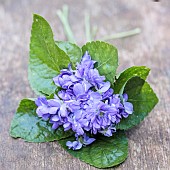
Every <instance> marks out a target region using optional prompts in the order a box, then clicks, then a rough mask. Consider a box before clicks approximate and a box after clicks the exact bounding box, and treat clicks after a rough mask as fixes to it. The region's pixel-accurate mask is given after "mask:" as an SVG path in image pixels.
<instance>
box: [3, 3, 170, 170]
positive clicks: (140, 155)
mask: <svg viewBox="0 0 170 170" xmlns="http://www.w3.org/2000/svg"><path fill="white" fill-rule="evenodd" d="M64 2H65V3H68V5H69V7H70V16H69V19H70V23H71V26H72V29H73V31H74V32H75V37H76V39H77V42H78V44H80V45H82V44H83V43H85V41H86V40H85V34H84V13H85V11H86V12H89V13H90V14H91V24H93V25H97V26H98V28H99V30H98V33H97V39H99V38H101V37H103V36H104V35H106V34H111V33H116V32H121V31H126V30H129V29H133V28H135V27H140V28H141V29H142V32H141V34H139V35H137V36H133V37H129V38H126V39H119V40H112V41H110V43H112V44H114V45H115V46H117V47H118V49H119V58H120V59H119V62H120V68H119V70H122V69H125V68H126V67H129V66H132V65H146V66H148V67H150V68H151V70H152V71H151V74H150V76H149V79H148V81H149V82H150V84H151V86H152V87H153V89H154V90H155V92H156V93H157V95H158V97H159V99H160V102H159V103H158V105H157V106H156V107H155V109H154V110H153V111H152V112H151V113H150V115H149V116H148V117H147V118H146V119H145V120H144V122H143V123H141V124H140V125H139V126H137V127H135V128H133V129H131V130H129V131H128V132H127V135H128V138H129V157H128V159H127V160H126V161H125V162H124V163H123V164H122V165H120V166H119V167H117V168H116V169H123V170H132V169H133V170H152V169H153V170H158V169H161V170H168V169H170V1H169V0H162V1H161V2H153V1H152V0H138V1H136V0H128V1H124V0H114V1H111V0H110V1H109V0H100V1H97V0H93V1H92V0H86V1H78V0H70V1H64ZM64 2H63V0H58V1H55V0H51V1H46V0H41V1H38V0H29V1H28V0H17V1H12V0H0V105H1V109H0V170H9V169H10V170H53V169H55V170H81V169H82V170H94V169H96V168H94V167H91V166H90V165H87V164H85V163H83V162H81V161H79V160H78V159H75V158H73V157H72V156H70V155H69V154H68V153H66V152H65V151H64V150H63V149H62V148H61V147H60V146H59V145H58V144H57V142H51V143H27V142H24V141H23V140H21V139H18V140H15V139H13V138H11V137H10V136H9V132H8V131H9V127H10V122H11V120H12V117H13V114H14V112H15V110H16V108H17V106H18V103H19V101H20V100H21V99H22V98H26V97H34V96H35V95H34V94H33V92H32V90H31V89H30V86H29V82H28V78H27V67H28V56H29V37H30V29H31V23H32V13H38V14H40V15H42V16H44V17H45V18H46V19H47V20H48V21H49V22H50V24H51V26H52V28H53V31H54V34H55V35H56V36H55V37H56V39H58V40H64V39H65V37H64V33H63V28H62V25H61V23H60V21H59V19H58V18H57V15H56V10H57V9H59V8H61V7H62V5H63V4H64Z"/></svg>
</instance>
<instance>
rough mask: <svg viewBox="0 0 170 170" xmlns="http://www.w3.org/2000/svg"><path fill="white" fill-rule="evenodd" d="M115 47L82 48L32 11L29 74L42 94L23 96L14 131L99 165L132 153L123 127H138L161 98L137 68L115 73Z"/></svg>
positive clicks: (92, 44)
mask: <svg viewBox="0 0 170 170" xmlns="http://www.w3.org/2000/svg"><path fill="white" fill-rule="evenodd" d="M117 67H118V52H117V49H116V48H115V47H114V46H112V45H111V44H108V43H106V42H102V41H92V42H88V43H87V44H85V45H84V46H83V47H82V48H80V47H78V46H77V45H75V44H72V43H70V42H62V41H55V40H54V39H53V33H52V30H51V28H50V26H49V24H48V23H47V21H46V20H45V19H44V18H42V17H41V16H39V15H34V21H33V24H32V31H31V42H30V58H29V70H28V78H29V82H30V85H31V87H32V89H33V90H34V91H35V93H36V94H37V95H38V96H39V97H38V98H36V99H29V98H28V99H23V100H22V101H21V102H20V105H19V107H18V109H17V111H16V113H15V115H14V118H13V120H12V123H11V128H10V135H11V136H12V137H14V138H22V139H24V140H25V141H28V142H50V141H56V140H57V141H58V142H59V143H60V144H61V146H62V147H63V148H64V149H66V150H67V151H68V152H69V153H70V154H71V155H73V156H74V157H76V158H79V159H80V160H82V161H84V162H86V163H88V164H90V165H93V166H95V167H98V168H107V167H112V166H115V165H118V164H120V163H121V162H123V161H124V160H125V159H126V158H127V156H128V140H127V138H126V135H125V132H124V131H125V130H128V129H130V128H132V127H133V126H135V125H138V124H139V123H140V122H141V121H142V120H143V119H144V118H145V117H146V116H147V115H148V113H149V112H150V111H151V110H152V109H153V108H154V106H155V105H156V104H157V102H158V98H157V96H156V94H155V93H154V92H153V90H152V88H151V87H150V85H149V84H148V83H147V82H146V78H147V76H148V74H149V71H150V69H149V68H147V67H145V66H133V67H131V68H128V69H127V70H125V71H123V72H122V73H120V74H117V72H116V69H117Z"/></svg>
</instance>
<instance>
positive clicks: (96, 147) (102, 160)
mask: <svg viewBox="0 0 170 170" xmlns="http://www.w3.org/2000/svg"><path fill="white" fill-rule="evenodd" d="M73 140H74V137H71V138H66V139H62V140H60V141H59V143H60V144H61V145H62V147H63V148H64V149H66V150H67V151H68V152H69V153H70V154H71V155H73V156H74V157H76V158H79V159H80V160H82V161H84V162H86V163H88V164H90V165H93V166H95V167H98V168H108V167H112V166H115V165H118V164H120V163H121V162H123V161H124V160H125V159H126V158H127V154H128V140H127V138H126V136H125V134H124V132H123V131H119V132H116V133H115V134H114V135H113V136H112V137H106V136H98V137H97V139H96V141H95V142H94V143H93V144H91V145H89V146H87V147H83V148H82V149H80V150H77V151H73V150H70V149H68V148H67V146H66V142H67V141H73Z"/></svg>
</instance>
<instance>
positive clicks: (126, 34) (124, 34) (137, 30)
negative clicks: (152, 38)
mask: <svg viewBox="0 0 170 170" xmlns="http://www.w3.org/2000/svg"><path fill="white" fill-rule="evenodd" d="M140 32H141V29H140V28H135V29H133V30H130V31H125V32H120V33H117V34H113V35H110V36H105V37H103V38H101V40H102V41H108V40H113V39H118V38H126V37H130V36H133V35H136V34H139V33H140Z"/></svg>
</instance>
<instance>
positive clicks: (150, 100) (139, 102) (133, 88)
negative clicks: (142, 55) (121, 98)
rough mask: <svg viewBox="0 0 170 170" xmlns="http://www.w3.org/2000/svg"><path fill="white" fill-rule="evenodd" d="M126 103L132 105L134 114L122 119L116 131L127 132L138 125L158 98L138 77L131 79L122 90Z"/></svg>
mask: <svg viewBox="0 0 170 170" xmlns="http://www.w3.org/2000/svg"><path fill="white" fill-rule="evenodd" d="M124 92H125V93H127V94H128V97H129V99H128V101H129V102H131V103H132V104H133V107H134V112H133V113H132V114H131V115H129V117H128V118H126V119H124V118H123V119H122V120H121V121H120V123H119V124H118V125H117V129H123V130H127V129H130V128H132V127H133V126H135V125H138V124H139V123H140V122H141V121H142V120H143V119H144V118H145V117H146V116H147V115H148V113H149V112H151V110H152V109H153V108H154V107H155V105H156V104H157V103H158V98H157V96H156V94H155V93H154V91H153V90H152V88H151V87H150V85H149V84H148V83H147V82H145V80H143V79H141V78H139V77H133V78H131V79H130V80H129V81H128V82H127V84H126V86H125V89H124Z"/></svg>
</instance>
